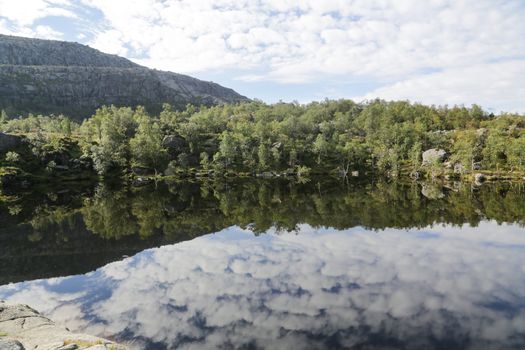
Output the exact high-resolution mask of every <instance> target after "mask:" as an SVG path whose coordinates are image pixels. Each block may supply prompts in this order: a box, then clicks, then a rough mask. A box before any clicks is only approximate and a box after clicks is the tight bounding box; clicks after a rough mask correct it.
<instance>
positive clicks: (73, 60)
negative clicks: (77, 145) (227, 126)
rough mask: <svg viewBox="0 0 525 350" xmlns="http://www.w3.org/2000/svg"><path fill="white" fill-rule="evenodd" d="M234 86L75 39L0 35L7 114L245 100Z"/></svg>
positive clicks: (0, 82)
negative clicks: (157, 66) (154, 66)
mask: <svg viewBox="0 0 525 350" xmlns="http://www.w3.org/2000/svg"><path fill="white" fill-rule="evenodd" d="M246 100H247V98H246V97H244V96H241V95H239V94H238V93H236V92H235V91H233V90H231V89H228V88H225V87H222V86H220V85H218V84H215V83H212V82H205V81H201V80H198V79H195V78H192V77H189V76H185V75H181V74H176V73H171V72H164V71H158V70H152V69H148V68H145V67H142V66H140V65H137V64H135V63H133V62H131V61H129V60H127V59H125V58H122V57H118V56H115V55H108V54H104V53H102V52H100V51H97V50H95V49H92V48H90V47H87V46H84V45H80V44H77V43H69V42H60V41H52V40H40V39H28V38H19V37H13V36H6V35H0V108H2V109H5V110H6V111H7V113H8V114H9V115H18V114H25V113H45V114H50V113H55V114H58V113H63V114H65V115H68V116H70V117H72V118H75V119H82V118H85V117H88V116H90V115H91V114H93V113H94V111H95V110H96V109H97V108H98V107H100V106H103V105H111V104H113V105H116V106H137V105H142V106H145V107H146V109H148V111H150V112H153V113H156V112H158V111H160V109H161V108H162V104H163V103H170V104H171V105H173V106H174V107H176V108H182V107H184V106H185V105H186V104H188V103H192V104H197V105H200V104H205V105H213V104H220V103H229V102H240V101H246Z"/></svg>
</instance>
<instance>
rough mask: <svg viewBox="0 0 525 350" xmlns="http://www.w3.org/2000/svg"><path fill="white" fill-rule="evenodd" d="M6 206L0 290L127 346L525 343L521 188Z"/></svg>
mask: <svg viewBox="0 0 525 350" xmlns="http://www.w3.org/2000/svg"><path fill="white" fill-rule="evenodd" d="M5 199H6V200H4V201H2V202H0V220H1V221H0V222H1V223H2V225H1V227H0V244H1V246H0V247H1V248H0V299H6V300H8V301H11V302H21V303H27V304H29V305H31V306H32V307H34V308H36V309H37V310H40V311H41V312H42V313H44V314H45V315H46V316H49V317H50V318H52V319H53V320H55V321H56V322H59V323H62V324H65V325H67V326H68V327H69V328H70V329H71V330H73V331H80V332H85V333H89V334H93V335H98V336H103V337H106V338H110V339H113V340H116V341H120V342H122V343H125V344H129V346H130V347H131V348H133V349H175V348H177V349H179V348H180V349H217V348H223V349H237V348H242V349H259V348H262V349H290V348H294V349H338V348H341V349H347V348H356V349H372V348H373V349H376V348H380V349H522V348H525V229H524V224H525V221H524V220H525V186H524V185H523V184H516V183H514V184H512V183H498V184H484V185H482V186H480V187H477V186H473V185H471V184H467V183H446V184H443V183H411V182H406V183H403V182H391V183H386V182H341V181H340V180H337V179H311V180H302V181H289V180H284V179H274V180H252V179H246V180H235V181H234V180H224V181H215V182H213V181H205V180H203V181H195V182H184V181H178V182H168V183H158V184H156V185H151V186H146V187H140V188H132V187H128V186H123V185H121V184H101V185H98V186H97V187H95V188H93V187H92V186H90V185H88V184H85V185H81V184H71V185H69V186H65V187H62V188H60V189H49V188H41V189H35V190H34V191H32V192H30V193H25V194H20V195H17V196H15V197H8V198H5Z"/></svg>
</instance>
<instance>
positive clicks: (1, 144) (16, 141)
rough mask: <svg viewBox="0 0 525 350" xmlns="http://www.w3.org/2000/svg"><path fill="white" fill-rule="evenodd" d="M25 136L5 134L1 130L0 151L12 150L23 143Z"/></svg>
mask: <svg viewBox="0 0 525 350" xmlns="http://www.w3.org/2000/svg"><path fill="white" fill-rule="evenodd" d="M22 142H23V138H22V137H21V136H16V135H10V134H4V133H3V132H0V152H2V153H4V152H7V151H12V150H14V149H16V148H18V147H20V146H21V145H22Z"/></svg>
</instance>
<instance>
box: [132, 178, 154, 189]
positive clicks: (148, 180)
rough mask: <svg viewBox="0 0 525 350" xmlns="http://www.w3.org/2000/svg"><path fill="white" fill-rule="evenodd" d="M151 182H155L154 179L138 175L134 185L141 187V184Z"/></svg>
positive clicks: (144, 184)
mask: <svg viewBox="0 0 525 350" xmlns="http://www.w3.org/2000/svg"><path fill="white" fill-rule="evenodd" d="M151 183H153V180H152V179H149V178H145V177H137V178H136V179H135V180H133V183H132V185H133V186H135V187H141V186H146V185H149V184H151Z"/></svg>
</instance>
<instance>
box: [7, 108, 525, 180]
mask: <svg viewBox="0 0 525 350" xmlns="http://www.w3.org/2000/svg"><path fill="white" fill-rule="evenodd" d="M0 130H3V131H4V132H8V133H21V134H26V135H28V138H29V139H30V142H31V144H32V149H33V151H34V152H33V153H35V154H42V153H46V152H47V154H49V153H51V154H53V152H55V153H56V152H59V151H61V149H60V147H62V151H64V144H65V143H67V142H64V141H63V140H64V139H68V140H71V141H72V142H73V143H74V144H76V145H77V149H76V150H75V151H74V153H75V155H74V156H75V157H84V158H87V159H90V161H92V166H93V168H94V170H96V172H98V173H99V174H100V175H108V174H112V173H115V172H119V171H122V170H130V169H135V168H142V169H143V170H144V171H150V172H152V173H156V174H160V173H164V174H167V175H173V174H176V173H177V172H181V171H188V170H189V169H197V170H198V171H206V172H207V171H215V172H232V173H255V172H257V173H261V172H269V171H274V172H290V173H294V174H297V173H307V172H314V173H328V172H334V173H335V172H337V173H339V174H342V175H346V174H348V172H349V171H353V170H363V171H373V172H377V173H383V174H388V175H392V176H397V175H399V174H403V173H407V174H408V173H414V172H422V171H433V172H434V171H435V167H436V166H437V167H442V166H443V165H441V164H437V165H436V164H430V165H428V164H426V165H424V164H423V163H422V153H423V152H424V151H425V150H428V149H443V150H445V151H446V152H447V154H448V162H447V163H448V165H449V166H450V167H452V166H456V169H459V170H458V171H459V172H469V171H473V170H474V169H486V170H505V171H523V170H525V136H524V132H525V119H524V118H523V116H522V115H518V114H510V113H501V114H499V115H497V116H495V115H494V114H492V113H488V112H486V111H484V110H483V109H482V108H481V107H479V106H477V105H473V106H471V107H464V106H454V107H448V106H426V105H422V104H419V103H409V102H407V101H393V102H387V101H383V100H373V101H367V102H364V103H356V102H354V101H351V100H325V101H322V102H312V103H309V104H299V103H276V104H271V105H270V104H266V103H263V102H261V101H254V102H249V103H241V104H226V105H220V106H214V107H196V106H192V105H188V106H187V107H186V108H185V109H184V110H174V109H172V107H171V106H170V105H167V104H166V105H164V108H163V110H162V111H161V112H160V114H159V115H150V114H148V112H147V111H146V110H145V109H144V108H143V107H137V108H135V109H132V108H129V107H115V106H110V107H102V108H100V109H98V110H97V112H96V113H95V114H94V115H93V116H92V117H91V118H88V119H86V120H84V121H83V122H82V123H77V122H74V121H72V120H70V119H68V118H67V117H64V116H34V115H29V116H27V117H24V118H16V119H9V118H8V117H7V116H6V115H5V113H2V117H1V118H0ZM66 148H67V147H66ZM15 158H16V157H15ZM40 158H41V159H45V160H46V161H47V160H48V159H49V157H47V158H46V157H42V156H41V157H40ZM16 161H17V160H16V159H14V158H13V155H12V154H10V155H9V157H8V156H7V155H5V156H4V163H16ZM50 161H53V162H54V163H55V164H56V163H57V160H50ZM58 162H60V160H59V161H58ZM458 165H460V166H458Z"/></svg>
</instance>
